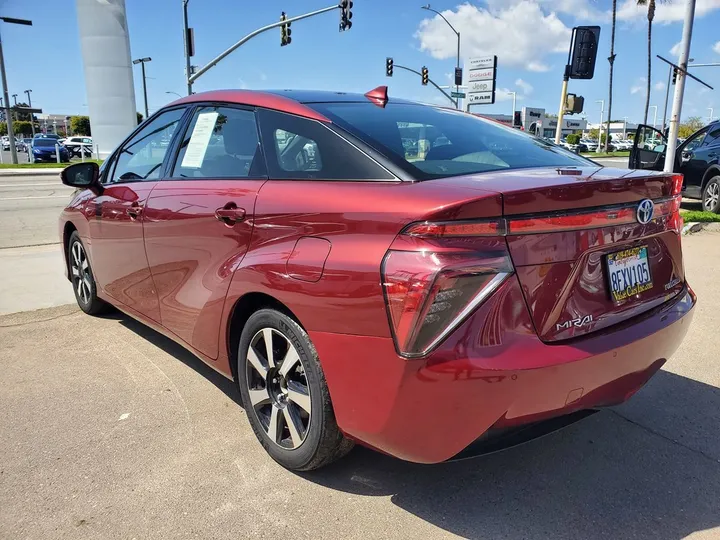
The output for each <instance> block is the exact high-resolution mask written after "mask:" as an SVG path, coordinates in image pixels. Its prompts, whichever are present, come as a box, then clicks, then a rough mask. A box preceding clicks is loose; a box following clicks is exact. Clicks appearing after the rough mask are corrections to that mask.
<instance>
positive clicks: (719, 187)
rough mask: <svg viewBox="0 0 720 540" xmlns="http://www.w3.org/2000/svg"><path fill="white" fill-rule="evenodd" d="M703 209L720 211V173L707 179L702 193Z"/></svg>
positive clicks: (716, 212)
mask: <svg viewBox="0 0 720 540" xmlns="http://www.w3.org/2000/svg"><path fill="white" fill-rule="evenodd" d="M702 205H703V210H705V211H706V212H714V213H715V214H718V213H720V175H719V176H713V177H712V178H711V179H710V180H708V181H707V183H706V184H705V187H704V188H703V193H702Z"/></svg>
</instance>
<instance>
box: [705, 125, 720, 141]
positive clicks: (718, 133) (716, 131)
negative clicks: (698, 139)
mask: <svg viewBox="0 0 720 540" xmlns="http://www.w3.org/2000/svg"><path fill="white" fill-rule="evenodd" d="M718 144H720V125H717V126H715V127H713V128H710V131H708V134H707V135H705V140H703V143H702V145H703V146H716V145H718Z"/></svg>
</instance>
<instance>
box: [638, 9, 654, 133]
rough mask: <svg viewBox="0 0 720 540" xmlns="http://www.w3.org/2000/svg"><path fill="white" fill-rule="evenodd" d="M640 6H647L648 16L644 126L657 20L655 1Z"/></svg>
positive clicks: (648, 98) (648, 99) (648, 107)
mask: <svg viewBox="0 0 720 540" xmlns="http://www.w3.org/2000/svg"><path fill="white" fill-rule="evenodd" d="M637 3H638V6H647V10H648V14H647V18H648V38H647V46H648V72H647V96H646V97H645V116H644V117H643V124H647V117H648V109H650V87H651V84H652V83H651V76H652V23H653V19H654V18H655V0H637Z"/></svg>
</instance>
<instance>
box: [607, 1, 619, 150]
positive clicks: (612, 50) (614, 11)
mask: <svg viewBox="0 0 720 540" xmlns="http://www.w3.org/2000/svg"><path fill="white" fill-rule="evenodd" d="M616 16H617V0H612V27H611V28H612V30H611V34H610V56H608V62H610V82H609V83H608V121H607V129H606V130H605V131H606V132H607V133H610V118H612V116H611V115H612V96H613V65H614V64H615V18H616ZM607 151H608V145H607V143H605V152H607Z"/></svg>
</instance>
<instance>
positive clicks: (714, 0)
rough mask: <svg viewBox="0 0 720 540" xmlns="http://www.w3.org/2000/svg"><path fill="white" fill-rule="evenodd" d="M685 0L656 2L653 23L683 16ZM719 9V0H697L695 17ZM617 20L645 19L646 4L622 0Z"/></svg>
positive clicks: (669, 20) (670, 20)
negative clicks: (639, 4)
mask: <svg viewBox="0 0 720 540" xmlns="http://www.w3.org/2000/svg"><path fill="white" fill-rule="evenodd" d="M685 4H686V0H669V1H668V2H667V3H662V2H657V4H656V8H655V19H654V20H653V23H656V22H657V23H661V24H669V23H673V22H679V21H682V20H683V19H684V18H685ZM716 9H720V0H697V3H696V4H695V18H696V19H698V18H700V17H703V16H704V15H707V14H708V13H710V12H711V11H714V10H716ZM617 18H618V19H619V20H640V19H644V20H647V6H638V5H637V0H624V1H623V2H622V3H621V4H620V5H619V6H618V10H617Z"/></svg>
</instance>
